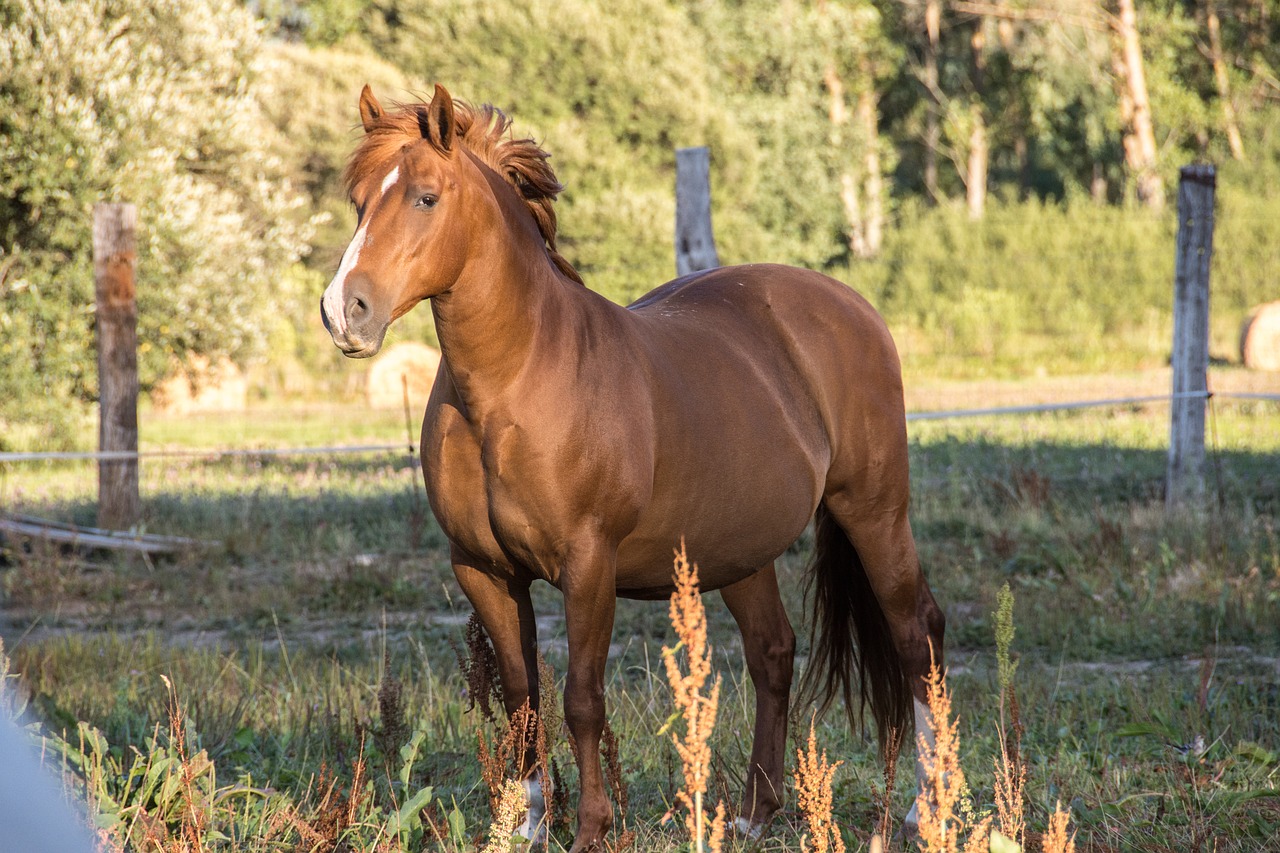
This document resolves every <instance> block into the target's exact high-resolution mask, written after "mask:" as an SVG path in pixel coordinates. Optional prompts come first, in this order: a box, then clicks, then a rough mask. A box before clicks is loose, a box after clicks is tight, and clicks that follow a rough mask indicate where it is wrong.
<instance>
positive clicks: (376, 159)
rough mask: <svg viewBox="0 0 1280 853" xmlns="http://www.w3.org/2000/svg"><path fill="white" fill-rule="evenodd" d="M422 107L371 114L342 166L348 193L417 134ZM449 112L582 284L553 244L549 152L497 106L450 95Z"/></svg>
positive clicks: (555, 184) (551, 251) (556, 190)
mask: <svg viewBox="0 0 1280 853" xmlns="http://www.w3.org/2000/svg"><path fill="white" fill-rule="evenodd" d="M426 110H427V105H426V104H424V103H416V104H400V103H397V104H396V105H395V109H392V110H387V111H386V112H384V113H383V114H382V115H381V116H379V117H378V118H377V119H376V121H375V123H374V125H373V127H372V128H370V130H369V131H368V132H367V133H365V135H364V137H363V138H362V139H361V140H360V143H359V144H358V145H357V146H356V150H355V151H353V152H352V154H351V159H350V160H349V161H348V162H347V167H346V169H345V170H344V171H343V174H342V179H343V182H344V183H345V185H346V189H347V193H348V194H350V193H351V191H352V189H353V188H354V187H355V185H356V184H358V183H360V182H361V181H362V180H364V179H365V178H367V177H369V175H370V174H372V173H373V172H374V171H376V170H377V169H378V167H379V166H380V165H381V164H383V163H386V162H387V161H388V160H390V159H391V158H392V157H394V156H395V155H396V154H398V153H399V152H400V151H401V150H402V149H403V148H404V147H405V146H406V145H408V144H409V143H411V142H414V141H416V140H419V139H421V138H422V130H421V125H420V124H419V120H420V117H421V116H425V115H426ZM453 116H454V125H455V128H456V136H457V140H458V141H459V142H461V143H462V145H463V146H464V147H465V148H466V149H467V150H468V151H470V152H471V153H472V154H474V155H475V156H476V157H477V158H479V159H480V161H481V162H483V163H484V164H485V165H487V166H488V167H489V168H491V169H493V170H494V171H495V172H497V173H498V174H499V175H502V177H503V178H504V179H506V181H507V183H508V184H510V185H511V186H512V187H513V188H514V189H515V191H516V192H517V193H518V194H519V196H520V198H522V199H523V200H524V203H525V205H526V206H528V208H529V212H530V213H531V214H532V215H533V220H534V222H536V223H537V224H538V231H539V232H540V233H541V234H542V239H543V241H544V242H545V244H546V247H547V254H548V255H550V256H551V260H552V262H554V263H555V265H556V267H557V268H558V269H559V270H560V272H562V273H564V274H565V275H566V276H568V277H569V278H571V279H573V280H574V281H576V282H578V284H582V283H583V281H582V276H580V275H578V271H577V270H575V269H574V268H573V266H572V265H571V264H570V263H569V261H568V260H566V259H565V257H564V256H563V255H561V254H560V252H559V251H558V250H557V249H556V210H555V200H556V196H557V195H559V194H560V192H561V191H562V190H563V189H564V186H563V185H561V183H560V182H559V181H557V180H556V174H555V172H554V171H552V169H551V165H550V163H548V162H547V161H548V159H550V156H551V155H549V154H548V153H547V152H546V151H544V150H543V149H542V148H541V147H539V145H538V144H537V143H536V142H534V141H533V140H532V139H516V138H515V137H514V136H513V135H512V134H510V133H509V131H510V128H511V119H510V118H508V117H507V115H506V114H505V113H504V112H502V110H500V109H498V108H497V107H494V106H491V105H489V104H484V105H483V106H479V107H475V106H472V105H471V104H468V103H466V102H464V101H458V100H455V101H454V102H453Z"/></svg>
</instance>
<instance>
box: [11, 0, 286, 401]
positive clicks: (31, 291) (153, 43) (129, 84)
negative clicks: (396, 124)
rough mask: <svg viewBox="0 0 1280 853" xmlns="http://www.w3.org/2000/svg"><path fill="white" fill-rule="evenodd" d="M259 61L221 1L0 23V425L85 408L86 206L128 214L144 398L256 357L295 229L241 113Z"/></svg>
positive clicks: (14, 3) (44, 4) (108, 2)
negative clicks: (186, 374) (122, 208)
mask: <svg viewBox="0 0 1280 853" xmlns="http://www.w3.org/2000/svg"><path fill="white" fill-rule="evenodd" d="M259 46H260V41H259V35H258V29H257V24H256V22H255V21H254V19H253V17H252V16H251V15H249V14H248V13H247V12H246V11H244V10H243V9H242V8H241V7H240V5H239V4H238V3H236V2H234V0H172V2H166V3H154V2H149V1H148V0H86V2H79V3H64V2H59V0H11V2H9V3H7V4H5V5H4V6H3V8H2V9H0V270H3V277H2V278H0V326H2V327H3V330H2V331H3V333H2V334H0V401H3V402H2V403H0V406H3V409H0V418H2V419H5V420H9V421H13V420H17V419H20V418H23V417H28V418H30V417H36V418H42V417H45V416H47V415H48V414H49V411H57V412H65V411H66V409H67V406H68V403H69V402H71V401H76V400H80V401H88V400H91V399H93V398H94V397H95V395H96V375H95V371H94V363H95V357H94V350H93V333H92V322H93V312H92V308H93V295H92V294H93V282H92V276H91V273H90V261H89V258H90V252H91V246H90V218H91V217H90V212H91V208H92V205H93V203H94V202H97V201H132V202H134V203H136V204H137V205H138V207H139V212H140V234H139V264H138V302H139V338H140V341H141V344H140V352H139V357H140V358H139V361H140V371H141V374H142V377H141V378H142V381H143V384H144V387H145V385H146V384H148V383H149V382H151V381H154V380H156V379H158V378H159V377H160V376H161V375H162V374H163V373H164V372H166V371H167V370H169V369H171V365H172V362H173V361H174V360H175V359H178V358H184V357H186V356H187V355H188V354H190V353H200V354H204V355H207V356H211V357H218V356H224V355H226V356H233V357H237V358H245V357H247V356H249V355H250V354H252V353H253V352H255V351H260V350H262V349H263V348H264V347H265V345H266V338H267V336H268V331H269V329H270V328H271V324H272V322H273V321H274V318H275V315H276V306H277V304H278V300H277V296H278V293H277V288H278V284H277V282H278V280H279V279H280V277H281V272H282V271H283V270H284V269H286V268H287V267H288V266H289V265H290V264H292V263H293V262H295V261H296V260H297V259H298V258H299V257H300V256H301V255H302V254H303V253H304V252H305V251H306V250H307V234H308V231H309V225H308V223H307V220H306V216H305V214H303V213H302V212H301V211H300V210H298V207H299V205H300V201H301V198H300V196H298V195H297V194H296V193H295V192H294V191H293V190H292V189H291V187H290V186H289V184H288V183H287V181H285V180H283V177H282V175H281V174H280V172H281V168H280V163H279V160H278V158H276V157H275V156H274V155H273V153H272V148H271V143H270V137H271V131H270V126H269V125H267V124H266V123H265V122H263V121H262V120H261V117H260V115H259V110H258V107H257V102H256V100H255V98H254V90H255V88H256V86H257V85H258V81H257V80H256V78H255V71H254V69H255V60H256V57H257V54H258V50H259ZM41 400H46V401H54V402H53V404H52V405H46V406H45V407H44V411H42V412H41V413H34V410H33V409H32V408H31V407H32V405H34V404H33V401H36V402H37V403H38V401H41ZM37 408H39V406H37Z"/></svg>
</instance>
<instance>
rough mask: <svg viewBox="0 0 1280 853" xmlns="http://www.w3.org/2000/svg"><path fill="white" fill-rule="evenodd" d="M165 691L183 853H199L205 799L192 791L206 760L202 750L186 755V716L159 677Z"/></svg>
mask: <svg viewBox="0 0 1280 853" xmlns="http://www.w3.org/2000/svg"><path fill="white" fill-rule="evenodd" d="M160 679H161V680H162V681H163V682H164V686H165V688H166V689H167V690H168V693H169V696H168V700H169V701H168V706H167V708H166V712H167V715H168V717H169V737H170V738H171V739H172V743H173V748H174V750H175V751H176V752H177V753H178V766H179V774H180V779H181V784H182V800H183V803H182V816H181V818H180V821H181V822H180V825H181V835H182V846H181V849H182V851H183V853H186V852H187V851H192V853H199V851H203V850H204V849H205V846H204V836H205V830H206V828H207V824H208V822H209V814H208V812H207V811H206V809H205V797H204V794H203V792H201V791H200V790H199V789H198V788H197V787H196V777H197V776H200V775H203V774H204V773H205V772H206V771H207V770H208V769H209V765H210V762H209V758H208V756H207V755H206V754H205V752H204V750H200V752H199V753H198V754H197V755H195V756H192V755H190V754H189V753H188V751H187V716H186V712H185V711H184V710H183V708H182V704H181V703H180V702H179V701H178V691H177V689H176V688H175V687H174V686H173V682H172V681H170V680H169V677H168V676H166V675H161V676H160Z"/></svg>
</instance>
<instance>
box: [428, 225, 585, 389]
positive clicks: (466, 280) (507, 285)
mask: <svg viewBox="0 0 1280 853" xmlns="http://www.w3.org/2000/svg"><path fill="white" fill-rule="evenodd" d="M526 215H527V214H526ZM504 225H505V227H503V226H497V227H494V228H493V229H491V230H489V231H486V232H485V236H484V237H482V238H480V239H479V240H477V241H476V243H475V244H474V246H473V249H472V251H473V254H472V258H471V260H470V261H469V262H468V263H467V264H466V265H465V266H464V268H463V272H462V275H461V276H459V278H458V280H457V281H456V282H455V283H454V285H453V286H452V287H450V288H449V290H447V291H446V292H444V293H442V294H440V295H439V296H436V297H435V298H433V299H432V300H431V311H432V314H433V315H434V317H435V321H436V334H437V336H438V337H439V339H440V349H441V353H442V354H443V356H444V360H445V363H446V364H447V365H448V369H449V374H450V377H451V378H452V379H453V382H454V385H455V386H456V387H457V389H458V392H459V394H460V395H461V396H462V399H463V401H464V402H465V403H466V404H467V407H468V409H469V410H470V411H472V412H475V413H477V414H481V413H483V412H484V411H485V410H487V409H491V408H492V407H493V406H494V405H495V404H496V402H497V401H499V400H500V399H501V398H502V396H503V393H504V392H505V391H506V390H507V389H508V388H509V387H510V386H511V385H512V383H514V382H515V381H516V379H517V378H518V377H519V375H520V373H521V371H522V370H523V368H524V366H525V365H526V364H527V363H528V361H529V359H530V358H531V357H533V355H534V353H535V351H536V349H537V348H538V346H539V345H540V341H539V335H540V334H541V335H545V334H546V330H547V329H549V328H556V327H559V326H560V325H561V323H562V320H563V319H564V318H565V316H566V314H571V313H573V311H574V310H575V307H574V303H575V302H578V301H580V296H581V295H584V294H586V293H587V291H586V288H583V287H582V286H581V285H579V284H577V283H576V282H570V281H569V280H567V279H566V278H564V276H563V275H562V274H561V273H560V272H559V270H557V269H556V267H555V265H554V263H553V262H552V260H551V258H550V257H549V256H548V255H547V252H546V249H545V245H544V244H543V242H542V238H541V235H539V234H538V233H537V229H536V227H532V228H523V227H520V226H519V225H517V226H516V227H511V225H510V224H507V223H504ZM575 289H576V290H577V291H580V292H581V294H574V293H573V290H575ZM575 296H578V297H579V298H578V299H575ZM544 343H545V342H544Z"/></svg>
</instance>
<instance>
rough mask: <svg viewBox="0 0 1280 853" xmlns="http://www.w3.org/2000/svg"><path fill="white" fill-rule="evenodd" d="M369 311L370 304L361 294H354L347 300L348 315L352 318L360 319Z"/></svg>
mask: <svg viewBox="0 0 1280 853" xmlns="http://www.w3.org/2000/svg"><path fill="white" fill-rule="evenodd" d="M368 313H369V306H368V304H366V303H365V301H364V300H363V299H361V298H360V297H359V296H353V297H351V298H350V299H348V300H347V317H349V318H350V319H352V320H359V319H360V318H361V317H363V316H364V315H365V314H368Z"/></svg>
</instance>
